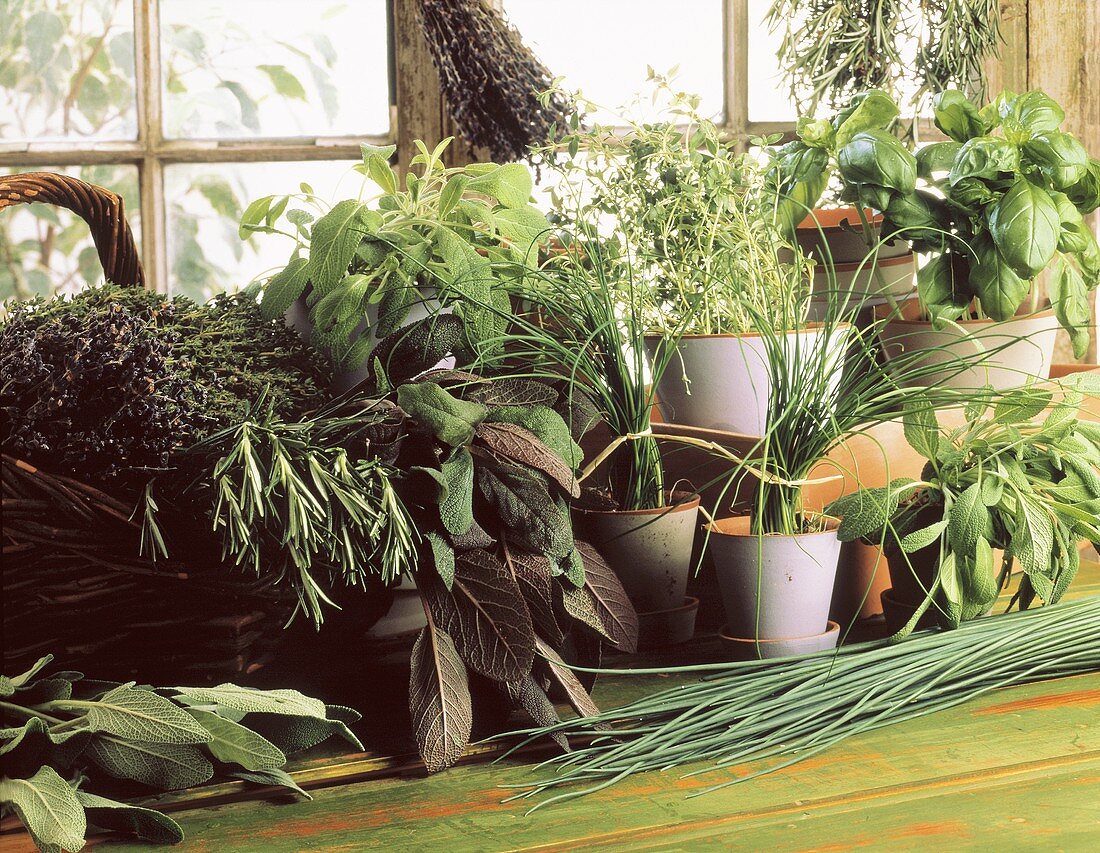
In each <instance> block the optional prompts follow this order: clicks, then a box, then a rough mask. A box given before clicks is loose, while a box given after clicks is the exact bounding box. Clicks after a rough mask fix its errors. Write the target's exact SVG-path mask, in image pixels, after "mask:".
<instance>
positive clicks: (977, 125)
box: [932, 89, 987, 142]
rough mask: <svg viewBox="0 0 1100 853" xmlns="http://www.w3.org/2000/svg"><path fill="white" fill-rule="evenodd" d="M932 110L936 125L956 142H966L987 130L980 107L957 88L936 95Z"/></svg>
mask: <svg viewBox="0 0 1100 853" xmlns="http://www.w3.org/2000/svg"><path fill="white" fill-rule="evenodd" d="M932 110H933V115H934V119H933V120H934V121H935V123H936V127H938V128H939V129H940V130H942V131H943V132H944V133H946V134H947V135H948V136H950V137H951V138H952V139H954V140H955V141H956V142H966V141H967V140H968V139H973V138H974V137H975V136H981V135H982V134H983V133H986V132H987V128H986V123H985V122H984V121H983V120H982V117H981V115H980V113H979V112H978V108H977V107H976V106H974V104H972V103H970V101H969V100H967V98H966V96H965V95H964V94H963V93H962V92H960V91H958V90H957V89H948V90H947V91H945V92H940V93H939V94H938V95H936V97H935V99H934V100H933V101H932Z"/></svg>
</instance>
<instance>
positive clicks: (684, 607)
mask: <svg viewBox="0 0 1100 853" xmlns="http://www.w3.org/2000/svg"><path fill="white" fill-rule="evenodd" d="M698 609H699V599H698V598H696V597H695V596H694V595H685V596H684V603H683V604H679V605H677V606H676V607H667V608H665V609H664V610H639V611H638V618H642V617H643V616H663V615H665V614H673V613H681V612H687V611H689V610H698Z"/></svg>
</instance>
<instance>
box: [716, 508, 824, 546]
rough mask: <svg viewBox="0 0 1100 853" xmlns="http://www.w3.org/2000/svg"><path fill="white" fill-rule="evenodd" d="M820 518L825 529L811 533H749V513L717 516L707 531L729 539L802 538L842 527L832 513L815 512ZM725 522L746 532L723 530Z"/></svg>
mask: <svg viewBox="0 0 1100 853" xmlns="http://www.w3.org/2000/svg"><path fill="white" fill-rule="evenodd" d="M812 515H815V516H816V517H818V518H823V519H825V529H824V530H815V531H812V532H810V533H749V532H748V529H749V525H750V524H751V517H750V516H747V515H727V516H725V517H724V518H716V519H714V520H713V521H711V522H710V523H709V524H707V528H706V529H707V533H709V534H710V535H711V536H725V537H727V538H729V539H775V540H779V539H802V538H805V537H807V536H829V535H835V534H836V532H837V530H838V529H839V528H840V519H839V518H835V517H833V516H831V515H822V514H820V513H813V514H812ZM723 522H727V523H732V525H733V526H735V527H737V528H742V527H743V528H744V529H745V531H746V532H744V533H741V532H730V531H726V530H721V529H720V527H719V526H720V525H721V524H722V523H723Z"/></svg>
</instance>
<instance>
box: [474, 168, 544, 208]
mask: <svg viewBox="0 0 1100 853" xmlns="http://www.w3.org/2000/svg"><path fill="white" fill-rule="evenodd" d="M467 189H469V190H470V191H472V192H478V193H483V194H484V195H487V196H489V198H492V199H496V200H497V201H499V202H500V203H501V204H502V205H504V206H505V207H509V208H517V207H523V206H524V205H526V204H527V202H528V201H530V200H531V192H532V190H533V189H534V182H533V181H532V178H531V171H530V170H529V169H528V168H527V167H526V166H525V165H524V164H523V163H506V164H505V165H503V166H497V167H496V168H495V169H493V170H492V171H490V172H487V173H486V174H484V175H479V176H477V177H476V178H474V179H473V180H471V181H470V183H469V184H468V185H467Z"/></svg>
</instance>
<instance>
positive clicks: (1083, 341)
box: [1047, 258, 1092, 358]
mask: <svg viewBox="0 0 1100 853" xmlns="http://www.w3.org/2000/svg"><path fill="white" fill-rule="evenodd" d="M1047 292H1048V294H1049V295H1050V302H1051V305H1053V306H1054V315H1055V316H1056V317H1057V318H1058V322H1059V323H1061V325H1062V328H1063V329H1065V330H1066V331H1067V332H1069V336H1070V341H1071V342H1072V343H1073V353H1074V355H1075V356H1076V357H1077V358H1083V357H1084V356H1085V353H1087V352H1088V348H1089V342H1090V334H1089V330H1090V327H1091V325H1092V309H1091V306H1090V305H1089V299H1088V295H1089V288H1088V287H1087V285H1086V284H1085V280H1084V278H1083V277H1082V276H1081V273H1080V272H1079V271H1078V270H1077V268H1076V267H1075V266H1073V264H1071V263H1070V262H1069V261H1067V260H1066V259H1065V258H1058V260H1056V261H1055V262H1054V266H1053V267H1052V268H1051V276H1050V280H1049V282H1048V283H1047Z"/></svg>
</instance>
